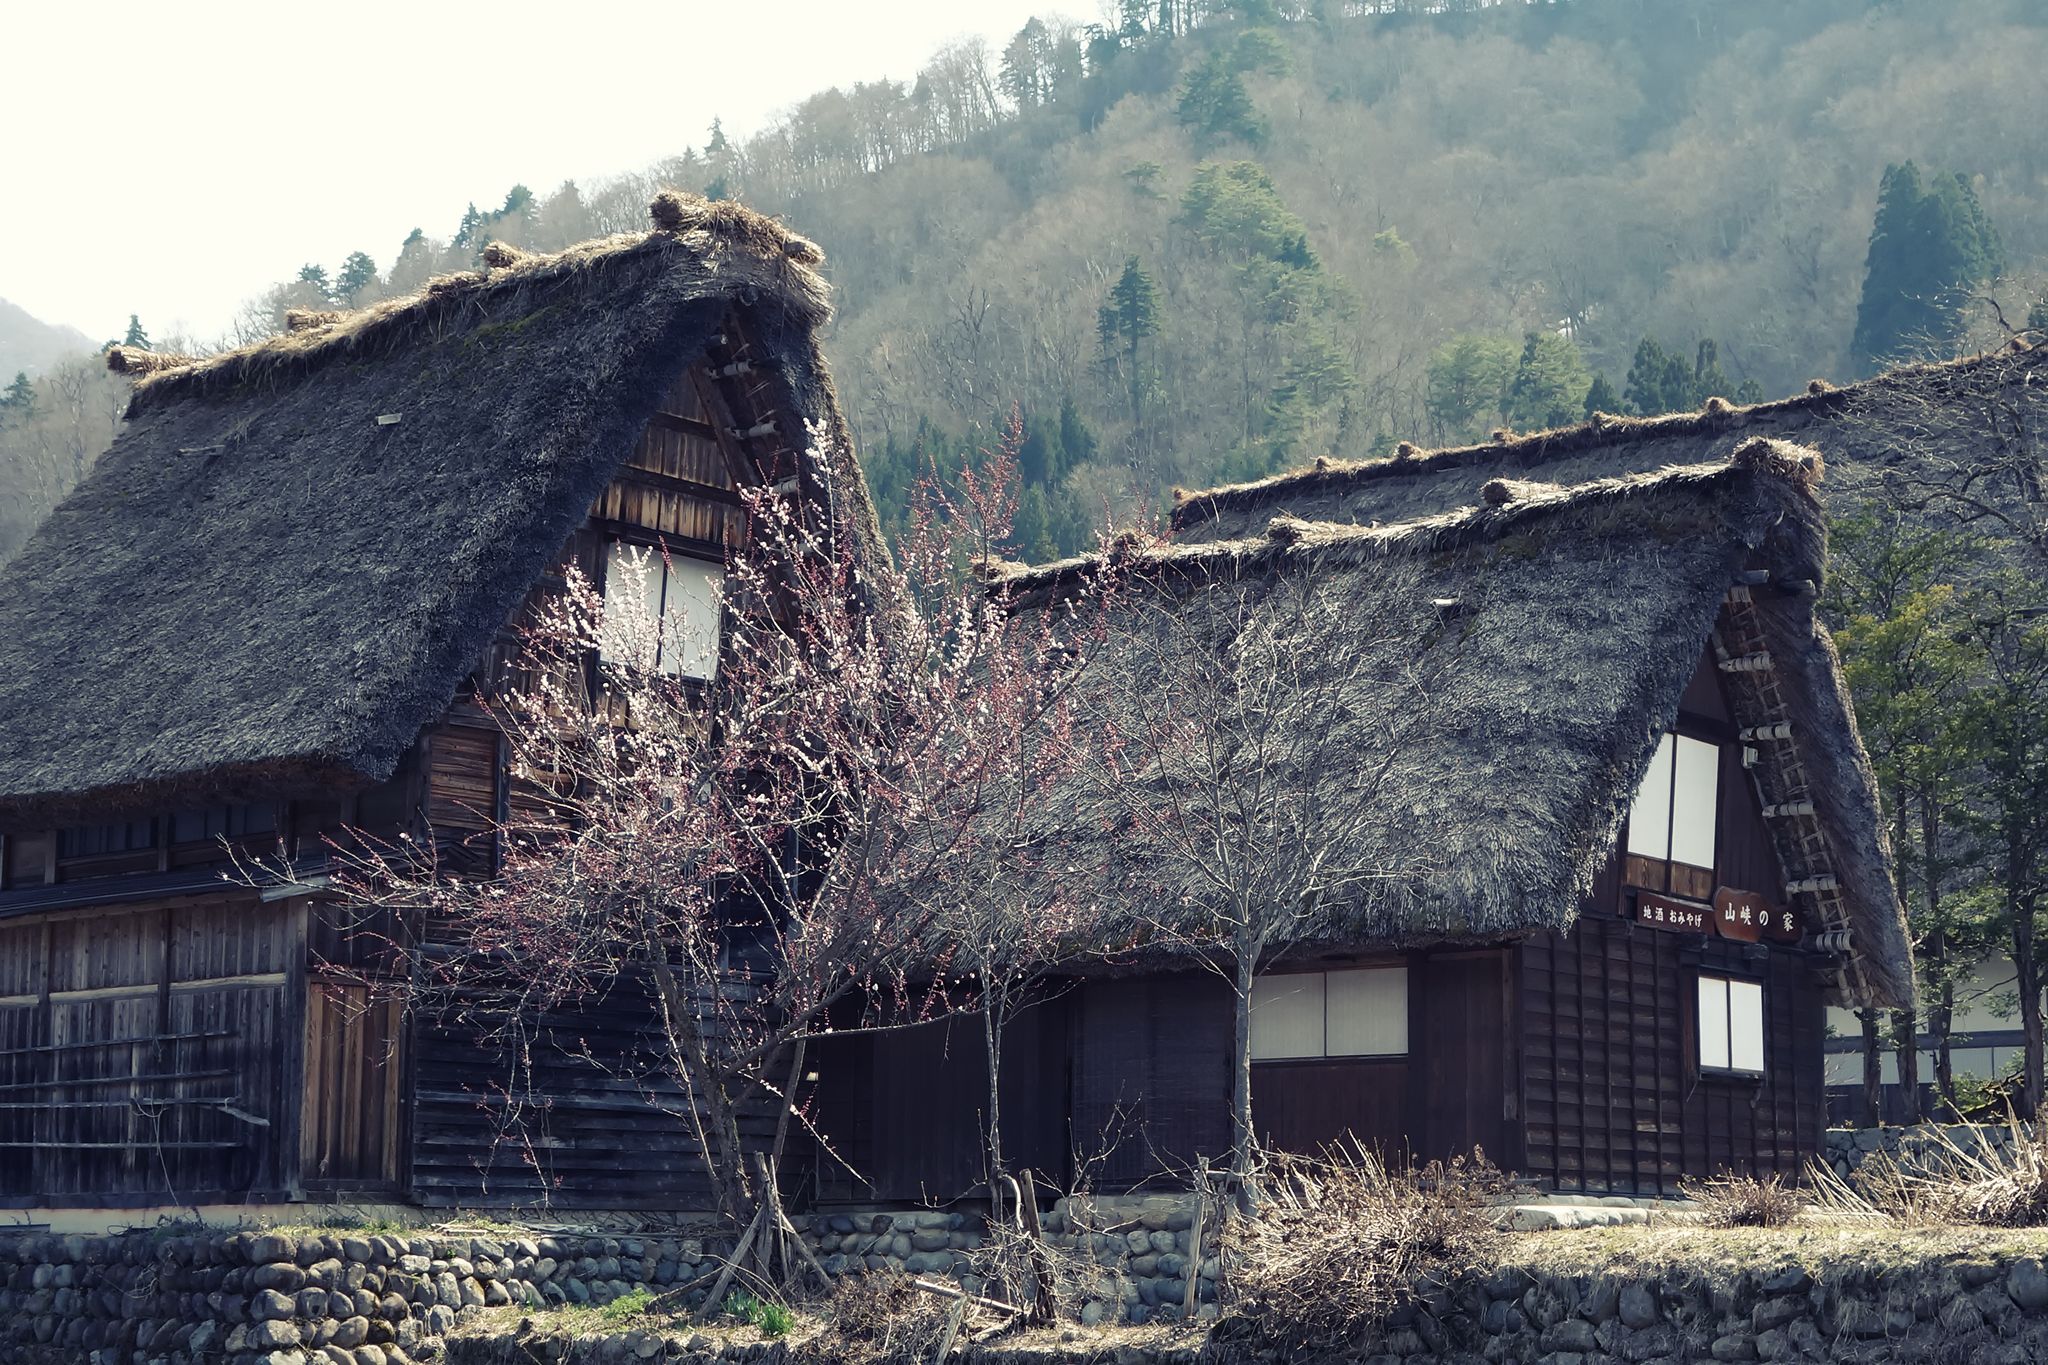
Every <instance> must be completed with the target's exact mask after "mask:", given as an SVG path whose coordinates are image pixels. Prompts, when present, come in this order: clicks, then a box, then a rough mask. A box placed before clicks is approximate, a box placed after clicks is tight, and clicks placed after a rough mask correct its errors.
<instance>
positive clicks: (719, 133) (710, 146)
mask: <svg viewBox="0 0 2048 1365" xmlns="http://www.w3.org/2000/svg"><path fill="white" fill-rule="evenodd" d="M725 146H726V143H725V125H724V124H723V123H721V122H720V121H719V120H717V119H715V118H714V119H712V120H711V140H710V141H709V142H706V143H705V144H704V155H706V156H717V155H718V154H719V153H720V152H722V151H724V150H725Z"/></svg>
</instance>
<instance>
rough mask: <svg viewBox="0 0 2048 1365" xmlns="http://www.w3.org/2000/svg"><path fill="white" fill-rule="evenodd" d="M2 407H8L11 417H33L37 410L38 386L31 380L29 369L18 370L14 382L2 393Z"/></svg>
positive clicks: (0, 396)
mask: <svg viewBox="0 0 2048 1365" xmlns="http://www.w3.org/2000/svg"><path fill="white" fill-rule="evenodd" d="M0 408H4V409H6V412H7V415H8V416H9V417H10V418H26V417H33V416H34V415H35V411H36V386H35V385H34V384H32V383H30V382H29V377H28V371H26V370H16V371H15V372H14V382H13V383H12V384H9V385H8V386H7V389H6V392H4V393H0Z"/></svg>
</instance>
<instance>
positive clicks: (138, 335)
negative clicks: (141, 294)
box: [121, 313, 149, 351]
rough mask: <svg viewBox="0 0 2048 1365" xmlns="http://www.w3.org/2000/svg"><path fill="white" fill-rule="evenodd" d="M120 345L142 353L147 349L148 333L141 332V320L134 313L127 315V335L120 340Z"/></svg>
mask: <svg viewBox="0 0 2048 1365" xmlns="http://www.w3.org/2000/svg"><path fill="white" fill-rule="evenodd" d="M121 344H122V345H123V346H133V347H135V348H136V349H138V350H143V351H146V350H148V349H149V333H148V332H145V331H143V330H142V319H141V318H140V317H138V316H137V315H136V314H134V313H130V314H129V315H128V335H127V336H125V337H122V338H121Z"/></svg>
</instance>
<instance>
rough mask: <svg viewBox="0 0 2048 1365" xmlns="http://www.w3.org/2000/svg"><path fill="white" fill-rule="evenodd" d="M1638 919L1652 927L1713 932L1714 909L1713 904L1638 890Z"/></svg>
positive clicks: (1696, 932) (1683, 931)
mask: <svg viewBox="0 0 2048 1365" xmlns="http://www.w3.org/2000/svg"><path fill="white" fill-rule="evenodd" d="M1636 919H1637V920H1638V921H1640V922H1641V923H1643V924H1646V925H1648V926H1649V927H1650V928H1652V929H1669V930H1672V931H1674V932H1678V933H1694V934H1704V933H1709V932H1711V928H1712V925H1713V921H1714V909H1713V907H1712V906H1708V905H1699V904H1696V903H1695V902H1692V901H1682V900H1678V899H1676V898H1674V897H1671V896H1660V895H1658V894H1657V893H1656V892H1654V891H1638V892H1637V893H1636Z"/></svg>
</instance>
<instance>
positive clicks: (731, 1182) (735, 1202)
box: [648, 950, 752, 1221]
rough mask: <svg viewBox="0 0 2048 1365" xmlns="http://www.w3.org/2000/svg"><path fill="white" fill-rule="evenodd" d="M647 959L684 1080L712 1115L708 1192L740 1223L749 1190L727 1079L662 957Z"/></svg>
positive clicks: (706, 1158) (656, 954) (655, 955)
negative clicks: (709, 1187)
mask: <svg viewBox="0 0 2048 1365" xmlns="http://www.w3.org/2000/svg"><path fill="white" fill-rule="evenodd" d="M648 960H649V964H650V965H651V966H652V967H653V969H654V984H655V988H656V989H657V990H658V991H659V992H660V993H661V1007H662V1012H663V1013H664V1014H666V1015H667V1016H668V1030H669V1036H670V1037H671V1038H673V1039H674V1040H675V1044H676V1054H677V1055H678V1056H679V1057H680V1058H681V1059H682V1063H683V1070H684V1073H685V1078H686V1079H687V1080H689V1081H690V1082H691V1084H692V1088H694V1089H695V1090H697V1092H698V1093H699V1094H701V1095H702V1096H703V1099H704V1107H705V1108H706V1109H708V1110H710V1113H709V1114H708V1115H707V1118H708V1119H709V1122H708V1123H706V1124H705V1125H704V1126H705V1128H706V1129H708V1130H709V1136H710V1138H711V1141H710V1144H709V1149H708V1150H707V1151H706V1152H705V1153H704V1166H705V1169H706V1170H707V1171H708V1172H709V1173H710V1176H711V1188H712V1189H713V1190H715V1191H716V1192H717V1194H718V1207H719V1212H721V1213H723V1214H725V1216H726V1217H728V1218H731V1219H733V1220H734V1221H738V1220H739V1218H740V1217H741V1216H742V1214H743V1213H744V1211H745V1209H746V1207H747V1205H748V1204H749V1203H750V1202H751V1198H752V1192H751V1191H750V1190H748V1188H747V1173H746V1163H745V1161H744V1159H743V1157H742V1155H741V1152H740V1125H739V1116H738V1115H736V1114H735V1113H734V1112H733V1109H732V1105H731V1104H730V1103H729V1102H728V1101H727V1099H726V1095H725V1077H724V1075H723V1073H721V1072H719V1071H718V1070H717V1068H715V1067H713V1066H712V1064H711V1056H710V1051H709V1049H707V1048H706V1047H705V1045H704V1034H703V1031H702V1030H700V1029H699V1028H698V1027H697V1014H696V1011H695V1010H693V1009H691V1008H690V1002H689V1000H688V999H687V998H686V997H685V996H684V994H683V989H682V987H681V986H680V985H678V984H677V983H676V976H675V972H674V971H673V970H672V969H671V968H670V967H669V964H668V961H667V958H666V956H665V955H664V954H663V953H662V952H660V951H658V950H657V951H654V952H651V953H649V954H648Z"/></svg>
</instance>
